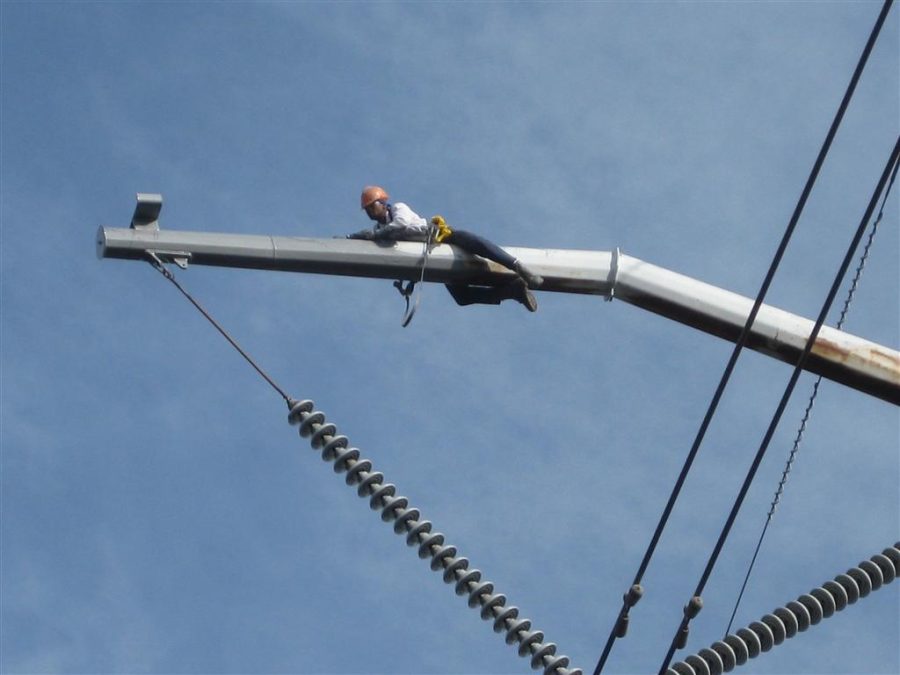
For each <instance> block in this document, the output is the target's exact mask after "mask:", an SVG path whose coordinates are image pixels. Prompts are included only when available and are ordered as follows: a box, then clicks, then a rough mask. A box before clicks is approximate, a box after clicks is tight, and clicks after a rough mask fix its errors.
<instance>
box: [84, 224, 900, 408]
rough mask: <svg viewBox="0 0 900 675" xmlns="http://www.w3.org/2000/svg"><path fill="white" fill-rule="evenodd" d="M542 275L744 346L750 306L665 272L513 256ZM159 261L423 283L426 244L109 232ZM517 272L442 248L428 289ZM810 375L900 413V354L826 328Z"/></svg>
mask: <svg viewBox="0 0 900 675" xmlns="http://www.w3.org/2000/svg"><path fill="white" fill-rule="evenodd" d="M506 250H507V251H509V252H510V253H511V254H512V255H514V256H515V257H517V258H519V259H520V260H521V261H522V262H523V263H524V264H525V265H527V266H528V267H529V268H531V269H532V270H534V271H535V272H536V273H537V274H540V275H541V276H542V277H543V278H544V283H543V285H542V286H541V288H540V290H542V291H550V292H557V293H581V294H587V295H601V296H606V297H607V298H609V299H612V298H613V297H614V298H616V299H619V300H622V301H624V302H627V303H629V304H632V305H635V306H637V307H642V308H644V309H647V310H649V311H651V312H655V313H656V314H660V315H662V316H664V317H667V318H669V319H673V320H675V321H678V322H680V323H683V324H686V325H688V326H692V327H694V328H697V329H699V330H701V331H704V332H706V333H711V334H713V335H716V336H718V337H721V338H724V339H726V340H730V341H732V342H733V341H735V340H737V339H738V337H739V335H740V333H741V330H742V329H743V327H744V324H745V322H746V320H747V317H748V316H749V314H750V309H751V307H752V306H753V302H752V300H751V299H749V298H746V297H744V296H741V295H738V294H736V293H731V292H730V291H726V290H724V289H721V288H717V287H715V286H712V285H710V284H706V283H703V282H702V281H698V280H696V279H692V278H690V277H687V276H684V275H682V274H678V273H677V272H672V271H670V270H666V269H663V268H661V267H657V266H656V265H652V264H650V263H647V262H644V261H642V260H639V259H637V258H633V257H631V256H627V255H624V254H622V253H621V252H619V251H618V250H616V251H612V252H609V251H581V250H567V249H531V248H514V247H507V248H506ZM151 253H153V254H155V255H156V256H157V257H159V258H161V259H162V260H166V261H173V262H178V263H179V264H182V265H186V264H187V262H188V261H189V262H191V263H194V264H197V265H215V266H222V267H238V268H245V269H261V270H278V271H284V272H306V273H313V274H333V275H343V276H357V277H370V278H383V279H392V280H393V279H405V280H413V279H416V280H418V275H419V272H420V269H421V260H422V244H421V243H418V242H391V243H388V244H387V245H380V244H378V243H375V242H369V241H358V240H348V239H343V238H340V239H320V238H318V239H316V238H303V237H275V236H265V235H243V234H218V233H205V232H185V231H174V230H160V229H159V226H158V224H157V222H156V221H155V220H154V221H152V222H150V223H149V224H146V225H143V224H136V225H133V226H132V227H131V228H108V227H101V228H100V229H99V231H98V233H97V255H98V256H99V257H100V258H119V259H125V260H147V259H148V256H149V255H150V254H151ZM511 275H512V272H510V271H509V270H507V269H505V268H503V267H501V266H499V265H496V264H494V263H492V262H489V261H486V260H483V259H480V258H474V257H473V256H470V255H467V254H464V253H462V252H459V251H456V250H455V249H453V248H452V247H451V246H447V245H442V246H438V247H436V248H435V249H434V250H433V251H432V252H431V254H430V255H429V260H428V267H427V270H426V271H425V281H432V282H439V283H450V282H462V283H469V284H484V285H492V284H496V283H500V282H503V281H504V280H508V279H509V278H510V276H511ZM813 325H814V322H813V321H810V320H809V319H804V318H802V317H800V316H797V315H794V314H790V313H789V312H785V311H782V310H780V309H777V308H775V307H771V306H769V305H763V306H762V307H761V309H760V312H759V314H758V316H757V318H756V321H755V322H754V324H753V327H752V329H751V332H750V335H749V338H748V344H747V346H748V347H750V348H751V349H754V350H756V351H758V352H762V353H763V354H767V355H768V356H772V357H774V358H776V359H779V360H781V361H785V362H787V363H791V364H793V363H796V362H797V360H798V359H799V357H800V354H801V353H802V351H803V348H804V346H805V343H806V340H807V338H808V337H809V335H810V333H811V332H812V328H813ZM806 369H807V370H809V371H811V372H814V373H817V374H819V375H822V376H824V377H826V378H828V379H830V380H834V381H835V382H839V383H841V384H844V385H846V386H849V387H852V388H854V389H857V390H859V391H862V392H864V393H867V394H870V395H872V396H876V397H878V398H881V399H883V400H885V401H889V402H890V403H893V404H894V405H900V353H898V352H897V351H896V350H894V349H891V348H889V347H885V346H882V345H879V344H875V343H873V342H870V341H868V340H864V339H862V338H859V337H856V336H854V335H851V334H849V333H845V332H843V331H839V330H836V329H834V328H829V327H827V326H824V327H823V328H822V330H821V332H820V333H819V336H818V339H817V340H816V343H815V345H814V347H813V350H812V353H811V354H810V357H809V359H808V361H807V365H806Z"/></svg>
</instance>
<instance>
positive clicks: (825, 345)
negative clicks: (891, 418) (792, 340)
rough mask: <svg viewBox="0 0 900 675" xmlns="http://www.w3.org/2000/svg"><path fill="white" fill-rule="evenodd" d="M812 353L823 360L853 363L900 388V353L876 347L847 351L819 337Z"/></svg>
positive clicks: (845, 348) (841, 346)
mask: <svg viewBox="0 0 900 675" xmlns="http://www.w3.org/2000/svg"><path fill="white" fill-rule="evenodd" d="M812 353H813V354H815V355H816V356H819V357H821V358H823V359H827V360H829V361H834V362H838V363H849V362H851V361H852V362H854V363H855V364H859V365H861V366H862V367H863V368H867V369H869V370H871V371H873V372H879V373H882V377H885V378H886V379H888V380H890V381H891V382H893V383H894V384H895V385H898V386H900V353H898V352H895V351H893V350H890V349H886V348H881V347H879V346H877V345H875V346H871V347H868V346H867V347H863V348H862V349H860V348H857V349H853V350H851V349H847V347H845V346H843V345H840V344H838V343H836V342H834V341H832V340H828V339H826V338H823V337H821V336H819V337H818V338H816V342H815V344H814V345H813V348H812Z"/></svg>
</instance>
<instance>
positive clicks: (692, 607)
mask: <svg viewBox="0 0 900 675" xmlns="http://www.w3.org/2000/svg"><path fill="white" fill-rule="evenodd" d="M898 157H900V136H898V137H897V140H896V142H895V143H894V149H893V151H892V152H891V155H890V158H889V159H888V162H887V164H886V165H885V167H884V171H883V172H882V174H881V178H880V179H879V180H878V186H877V187H876V188H875V192H874V193H873V194H872V198H871V199H870V200H869V204H868V206H867V207H866V212H865V214H864V215H863V217H862V220H860V223H859V226H858V227H857V228H856V234H855V235H854V237H853V240H852V241H851V243H850V246H849V248H848V249H847V253H846V255H845V256H844V260H843V262H842V263H841V266H840V268H839V270H838V272H837V274H836V275H835V278H834V281H833V283H832V285H831V290H829V292H828V296H827V297H826V299H825V302H824V303H823V305H822V309H821V311H820V312H819V316H818V318H817V319H816V323H815V326H814V327H813V330H812V332H811V333H810V335H809V339H808V340H807V342H806V347H804V349H803V354H802V355H801V356H800V360H799V361H798V362H797V365H796V366H794V371H793V373H792V374H791V379H790V380H789V381H788V384H787V386H786V387H785V390H784V394H783V395H782V397H781V401H779V403H778V407H777V408H776V410H775V413H774V415H773V416H772V420H771V422H770V423H769V427H768V429H767V430H766V433H765V435H764V436H763V440H762V442H761V443H760V446H759V449H758V450H757V452H756V456H755V457H754V458H753V463H752V464H751V465H750V469H749V470H748V471H747V476H746V477H745V478H744V483H743V485H742V486H741V489H740V492H739V493H738V496H737V499H736V500H735V502H734V506H732V508H731V512H730V513H729V514H728V519H727V521H726V522H725V526H724V527H723V528H722V532H721V533H720V534H719V539H718V541H716V545H715V547H714V548H713V552H712V554H711V555H710V557H709V560H708V561H707V563H706V568H705V569H704V570H703V574H702V575H701V577H700V581H699V583H698V584H697V588H696V589H695V591H694V594H693V595H692V596H691V599H690V601H689V602H688V604H687V605H686V606H685V610H684V617H683V618H682V619H681V623H680V624H679V627H678V630H677V631H676V632H675V635H673V636H672V643H671V644H670V645H669V650H668V652H667V653H666V657H665V659H664V660H663V663H662V666H661V667H660V669H659V675H664V673H665V671H666V668H668V666H669V663H670V662H671V660H672V655H673V654H674V653H675V650H676V649H679V648H681V647H683V646H684V644H685V642H686V641H687V630H688V624H689V623H690V621H691V619H693V618H694V617H695V616H696V615H697V613H698V612H699V611H700V609H701V608H702V606H703V603H702V600H701V596H702V595H703V589H704V588H705V587H706V582H707V581H708V580H709V577H710V575H711V574H712V571H713V568H714V567H715V565H716V562H717V561H718V558H719V554H720V553H721V552H722V547H723V546H724V545H725V540H726V539H727V538H728V534H729V533H730V532H731V528H732V526H733V525H734V521H735V519H736V518H737V514H738V512H739V511H740V508H741V505H742V504H743V502H744V498H745V497H746V495H747V491H748V490H749V489H750V484H751V483H752V482H753V478H754V477H755V476H756V471H757V470H758V469H759V465H760V463H761V462H762V459H763V457H764V456H765V454H766V450H767V449H768V447H769V443H770V442H771V440H772V436H773V435H774V434H775V429H776V428H777V427H778V423H779V422H780V421H781V416H782V414H783V413H784V409H785V408H786V407H787V403H788V400H789V399H790V397H791V394H792V393H793V391H794V387H795V386H796V384H797V381H798V380H799V378H800V373H801V372H802V371H803V365H804V362H805V361H806V359H807V357H808V356H809V353H810V352H811V351H812V347H813V345H814V344H815V342H816V338H817V337H818V335H819V330H821V328H822V325H823V324H824V323H825V317H826V316H827V315H828V312H829V310H830V309H831V304H832V302H834V298H835V296H836V295H837V292H838V290H839V289H840V285H841V282H842V281H843V279H844V275H845V274H846V273H847V270H848V268H849V267H850V263H851V262H852V260H853V256H854V255H855V253H856V248H857V246H859V242H860V240H861V239H862V237H863V234H865V230H866V227H867V225H868V223H869V220H870V219H871V218H872V213H873V212H874V211H875V207H876V206H877V205H878V199H879V197H880V196H881V193H882V192H883V190H884V188H885V185H886V183H887V181H888V178H889V176H890V175H891V173H892V172H893V170H894V166H895V165H896V164H897V160H898Z"/></svg>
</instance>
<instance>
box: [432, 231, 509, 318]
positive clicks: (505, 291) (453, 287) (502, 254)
mask: <svg viewBox="0 0 900 675" xmlns="http://www.w3.org/2000/svg"><path fill="white" fill-rule="evenodd" d="M444 243H447V244H452V245H454V246H458V247H459V248H461V249H462V250H463V251H465V252H466V253H472V254H474V255H477V256H481V257H482V258H487V259H488V260H492V261H493V262H495V263H498V264H500V265H503V266H504V267H506V268H508V269H511V270H513V271H515V263H516V259H515V258H513V257H512V256H511V255H510V254H509V253H507V252H506V251H504V250H503V249H502V248H500V247H499V246H497V245H496V244H495V243H493V242H491V241H488V240H487V239H485V238H484V237H480V236H478V235H477V234H474V233H472V232H467V231H466V230H457V229H454V230H453V233H452V234H451V235H450V236H449V237H447V238H446V239H444ZM447 290H448V291H450V295H452V296H453V299H454V300H456V304H458V305H475V304H478V305H499V304H500V303H501V302H502V301H503V300H508V299H509V298H511V297H512V295H511V292H510V290H511V289H509V288H507V287H506V285H504V286H470V285H468V284H447Z"/></svg>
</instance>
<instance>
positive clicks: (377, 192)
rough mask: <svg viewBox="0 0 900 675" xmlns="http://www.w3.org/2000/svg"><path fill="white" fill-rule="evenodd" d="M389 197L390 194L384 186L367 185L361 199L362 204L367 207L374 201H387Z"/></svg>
mask: <svg viewBox="0 0 900 675" xmlns="http://www.w3.org/2000/svg"><path fill="white" fill-rule="evenodd" d="M388 199H390V195H388V193H387V192H386V191H385V189H384V188H383V187H378V186H377V185H367V186H366V187H364V188H363V191H362V196H361V197H360V200H359V201H360V204H362V207H363V208H366V207H367V206H368V205H369V204H372V203H373V202H386V201H387V200H388Z"/></svg>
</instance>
